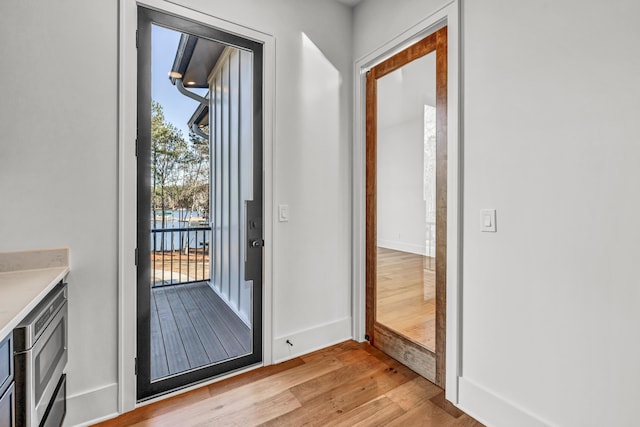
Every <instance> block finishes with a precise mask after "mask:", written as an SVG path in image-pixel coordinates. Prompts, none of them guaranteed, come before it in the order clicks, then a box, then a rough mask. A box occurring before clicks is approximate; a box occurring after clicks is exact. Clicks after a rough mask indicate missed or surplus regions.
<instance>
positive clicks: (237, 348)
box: [189, 287, 248, 357]
mask: <svg viewBox="0 0 640 427" xmlns="http://www.w3.org/2000/svg"><path fill="white" fill-rule="evenodd" d="M189 290H190V291H191V293H192V295H193V297H194V298H195V300H196V301H197V303H198V306H199V307H200V309H201V310H202V312H203V313H204V314H205V316H206V318H207V320H208V321H209V324H210V325H211V326H212V327H213V328H214V329H215V331H216V334H217V335H218V338H220V342H221V343H222V345H223V346H224V349H225V351H226V352H227V354H229V356H230V357H235V356H239V355H241V354H244V353H246V352H247V350H246V349H245V348H244V346H243V345H242V344H241V343H240V341H239V340H238V337H237V336H236V334H235V333H234V332H233V331H232V330H231V329H230V328H229V326H228V325H227V322H226V321H225V320H226V319H225V316H224V315H223V312H222V311H221V304H224V303H223V302H222V301H220V298H219V297H218V296H217V295H215V293H214V295H215V297H216V298H215V299H214V298H207V296H208V292H207V290H206V289H204V288H202V287H192V288H190V289H189ZM238 320H239V319H238ZM247 329H248V328H247Z"/></svg>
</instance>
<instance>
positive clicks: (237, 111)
mask: <svg viewBox="0 0 640 427" xmlns="http://www.w3.org/2000/svg"><path fill="white" fill-rule="evenodd" d="M138 18H139V19H138V40H139V41H138V153H137V155H138V214H137V215H138V302H137V307H138V345H137V352H138V376H137V379H138V399H139V400H143V399H146V398H149V397H153V396H156V395H158V394H162V393H165V392H168V391H171V390H175V389H179V388H181V387H185V386H188V385H191V384H193V383H197V382H199V381H204V380H206V379H209V378H212V377H215V376H218V375H222V374H224V373H227V372H229V371H232V370H235V369H239V368H242V367H245V366H248V365H252V364H255V363H259V362H260V361H261V360H262V324H261V319H262V181H261V173H260V171H261V169H262V120H261V116H262V45H260V44H258V43H255V42H252V41H249V40H245V39H242V38H239V37H237V36H234V35H231V34H227V33H224V32H222V31H219V30H216V29H214V28H210V27H207V26H204V25H200V24H196V23H194V22H192V21H187V20H183V19H180V18H177V17H174V16H170V15H166V14H162V13H160V12H156V11H151V10H149V9H145V8H142V7H140V8H138Z"/></svg>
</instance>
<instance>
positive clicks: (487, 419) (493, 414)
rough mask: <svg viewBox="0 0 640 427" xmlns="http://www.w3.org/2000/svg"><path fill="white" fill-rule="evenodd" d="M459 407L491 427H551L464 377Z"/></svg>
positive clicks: (461, 380) (460, 379) (459, 383)
mask: <svg viewBox="0 0 640 427" xmlns="http://www.w3.org/2000/svg"><path fill="white" fill-rule="evenodd" d="M458 393H459V394H458V396H459V401H458V402H459V403H458V405H457V406H458V407H459V408H460V409H461V410H463V411H464V412H466V413H467V414H469V415H470V416H472V417H473V418H475V419H477V420H478V421H480V422H481V423H483V424H485V425H486V426H490V427H513V426H518V427H550V426H553V424H551V423H550V422H547V421H544V420H542V419H541V418H540V417H538V416H536V415H534V414H532V413H530V412H528V411H527V410H525V409H524V408H521V407H519V406H518V405H516V404H514V403H512V402H509V401H508V400H506V399H504V398H502V397H500V396H498V395H496V394H494V393H492V392H491V391H489V390H487V389H485V388H484V387H482V386H480V385H479V384H476V383H474V382H473V381H471V380H468V379H466V378H464V377H461V378H459V379H458Z"/></svg>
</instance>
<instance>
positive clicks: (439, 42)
mask: <svg viewBox="0 0 640 427" xmlns="http://www.w3.org/2000/svg"><path fill="white" fill-rule="evenodd" d="M447 31H448V28H447V27H446V26H445V27H443V28H440V29H438V30H437V31H435V32H433V33H431V34H430V35H428V36H427V37H425V38H423V39H422V40H420V41H418V42H417V43H414V44H412V45H411V46H409V47H407V48H405V49H403V50H402V51H400V52H398V53H396V54H395V55H393V56H391V57H390V58H388V59H386V60H384V61H382V62H380V63H379V64H377V65H375V66H374V67H372V68H371V69H370V70H369V72H368V73H367V77H366V79H367V86H366V220H365V224H366V332H367V335H368V337H369V342H370V343H371V344H372V345H376V335H377V334H381V335H382V334H386V335H393V334H394V333H393V332H392V331H390V330H388V328H386V327H385V326H384V325H381V324H379V323H377V322H376V296H377V286H376V282H377V280H376V276H377V247H378V244H377V102H378V98H377V80H378V79H380V78H382V77H384V76H386V75H388V74H389V73H392V72H393V71H396V70H398V69H400V68H401V67H403V66H405V65H407V64H409V63H410V62H412V61H414V60H416V59H419V58H422V57H424V56H426V55H428V54H429V53H432V52H436V111H437V113H436V273H435V275H436V319H435V320H436V321H435V329H436V331H435V332H436V350H435V352H433V351H431V350H428V349H426V348H422V349H421V347H420V346H418V345H416V344H413V343H412V342H411V341H409V340H407V339H404V337H402V336H398V337H395V339H396V340H399V341H400V342H402V344H403V345H405V346H407V347H408V348H411V349H413V350H415V351H416V352H422V353H425V352H426V355H427V357H428V359H427V360H428V362H426V363H433V361H432V359H431V358H430V357H429V354H432V355H433V356H434V357H435V375H434V377H433V378H429V379H433V380H435V381H434V382H435V383H436V384H437V385H439V386H441V387H445V354H446V347H445V346H446V265H447V261H446V256H447V114H446V112H447ZM443 112H444V114H443ZM392 339H394V338H392ZM425 370H427V371H431V369H430V368H426V367H425ZM427 376H430V374H427Z"/></svg>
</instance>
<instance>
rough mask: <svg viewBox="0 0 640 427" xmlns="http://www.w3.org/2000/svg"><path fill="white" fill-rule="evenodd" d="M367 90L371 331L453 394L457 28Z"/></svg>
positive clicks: (376, 71)
mask: <svg viewBox="0 0 640 427" xmlns="http://www.w3.org/2000/svg"><path fill="white" fill-rule="evenodd" d="M366 85H367V89H366V90H367V92H366V120H367V127H366V251H367V256H366V331H367V336H368V337H369V341H370V342H371V344H372V345H374V346H376V347H378V348H380V349H381V350H382V351H384V352H385V353H387V354H389V355H390V356H392V357H394V358H395V359H397V360H399V361H400V362H402V363H403V364H405V365H407V366H408V367H410V368H411V369H413V370H414V371H416V372H418V373H419V374H421V375H422V376H424V377H425V378H427V379H429V380H430V381H433V382H434V383H436V384H438V385H439V386H441V387H444V383H445V378H444V372H445V366H444V362H445V319H446V317H445V310H446V294H445V292H446V262H447V261H446V245H447V236H446V220H447V206H446V203H447V183H446V177H447V28H446V27H444V28H441V29H440V30H438V31H436V32H434V33H433V34H431V35H429V36H428V37H426V38H424V39H422V40H420V41H419V42H417V43H415V44H413V45H411V46H409V47H408V48H406V49H404V50H403V51H401V52H399V53H397V54H395V55H394V56H392V57H391V58H389V59H387V60H385V61H383V62H381V63H379V64H377V65H376V66H374V67H372V68H371V70H370V71H369V73H368V74H367V81H366Z"/></svg>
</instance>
